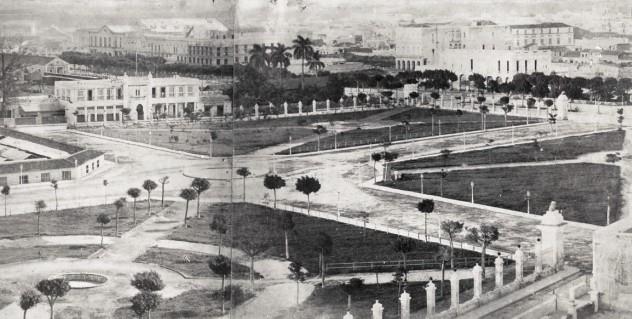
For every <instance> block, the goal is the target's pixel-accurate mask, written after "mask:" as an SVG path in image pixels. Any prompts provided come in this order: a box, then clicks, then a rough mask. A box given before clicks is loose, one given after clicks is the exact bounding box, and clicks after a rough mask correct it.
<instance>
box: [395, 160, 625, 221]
mask: <svg viewBox="0 0 632 319" xmlns="http://www.w3.org/2000/svg"><path fill="white" fill-rule="evenodd" d="M439 176H440V175H439V173H430V174H428V173H426V174H424V193H426V194H432V195H440V177H439ZM470 181H474V185H475V186H474V201H475V202H476V203H480V204H484V205H489V206H495V207H502V208H507V209H513V210H517V211H522V212H526V211H527V201H526V198H525V197H526V192H527V190H529V191H530V192H531V199H530V206H531V208H530V210H531V213H532V214H538V215H542V214H544V213H545V212H546V210H547V209H548V206H549V204H550V203H551V201H556V202H557V206H558V208H559V209H561V210H562V213H563V215H564V218H565V219H567V220H571V221H576V222H583V223H589V224H594V225H605V223H606V207H607V196H608V195H610V204H611V222H612V221H615V220H617V218H618V216H619V213H620V212H619V210H620V208H621V194H620V191H621V178H620V168H619V167H618V166H614V165H602V164H587V163H578V164H561V165H543V166H523V167H503V168H492V169H476V170H462V171H453V172H448V175H447V177H446V179H445V180H444V182H443V195H444V196H445V197H448V198H453V199H457V200H462V201H470V200H471V190H470ZM387 186H390V187H394V188H398V189H403V190H408V191H414V192H419V174H404V175H403V176H402V180H399V181H395V182H393V183H390V184H389V185H387Z"/></svg>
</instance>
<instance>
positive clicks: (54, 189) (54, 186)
mask: <svg viewBox="0 0 632 319" xmlns="http://www.w3.org/2000/svg"><path fill="white" fill-rule="evenodd" d="M50 186H51V187H52V188H53V191H54V192H55V211H57V208H58V207H59V205H58V201H57V189H58V188H59V184H58V183H57V180H56V179H53V180H51V181H50Z"/></svg>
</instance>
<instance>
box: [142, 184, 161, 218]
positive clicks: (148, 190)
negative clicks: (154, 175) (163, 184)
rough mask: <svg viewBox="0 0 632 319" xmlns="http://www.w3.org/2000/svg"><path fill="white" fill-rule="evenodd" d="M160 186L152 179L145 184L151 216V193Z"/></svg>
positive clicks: (148, 210) (148, 211)
mask: <svg viewBox="0 0 632 319" xmlns="http://www.w3.org/2000/svg"><path fill="white" fill-rule="evenodd" d="M156 187H158V184H156V182H154V181H152V180H151V179H147V180H145V181H144V182H143V189H145V190H146V191H147V214H149V215H151V191H153V190H154V189H156Z"/></svg>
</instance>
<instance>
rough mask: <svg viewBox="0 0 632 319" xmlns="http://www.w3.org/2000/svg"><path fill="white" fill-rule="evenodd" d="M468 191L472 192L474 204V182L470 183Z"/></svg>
mask: <svg viewBox="0 0 632 319" xmlns="http://www.w3.org/2000/svg"><path fill="white" fill-rule="evenodd" d="M470 189H471V190H472V204H473V203H474V181H470Z"/></svg>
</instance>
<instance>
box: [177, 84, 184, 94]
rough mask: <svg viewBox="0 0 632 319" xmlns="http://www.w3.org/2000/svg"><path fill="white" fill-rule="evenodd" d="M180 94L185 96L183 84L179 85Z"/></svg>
mask: <svg viewBox="0 0 632 319" xmlns="http://www.w3.org/2000/svg"><path fill="white" fill-rule="evenodd" d="M178 96H184V87H183V86H179V87H178Z"/></svg>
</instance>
